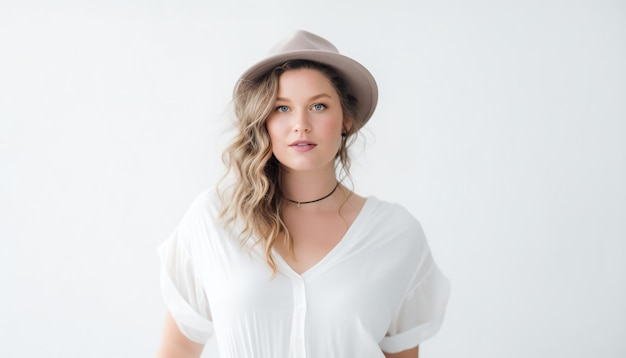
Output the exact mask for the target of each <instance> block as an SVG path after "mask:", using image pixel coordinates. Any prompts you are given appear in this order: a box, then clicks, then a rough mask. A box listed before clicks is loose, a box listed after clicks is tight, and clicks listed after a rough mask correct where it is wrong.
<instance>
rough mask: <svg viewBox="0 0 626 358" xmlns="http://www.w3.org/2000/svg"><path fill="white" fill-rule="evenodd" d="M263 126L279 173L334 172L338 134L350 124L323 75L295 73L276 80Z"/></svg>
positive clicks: (316, 71) (307, 70) (334, 91)
mask: <svg viewBox="0 0 626 358" xmlns="http://www.w3.org/2000/svg"><path fill="white" fill-rule="evenodd" d="M266 126H267V131H268V133H269V136H270V139H271V142H272V152H273V153H274V156H275V157H276V159H278V161H279V162H280V163H281V165H282V169H283V170H288V171H315V170H333V171H334V161H335V156H336V154H337V152H338V150H339V147H340V145H341V133H342V132H343V131H344V129H349V128H350V126H351V121H350V120H344V118H343V110H342V108H341V102H340V99H339V95H338V94H337V91H336V90H335V88H334V87H333V85H332V84H331V82H330V80H329V79H328V78H327V77H326V76H325V75H324V74H323V73H321V72H320V71H318V70H315V69H297V70H289V71H287V72H285V73H283V74H282V75H281V76H280V79H279V82H278V95H277V98H276V102H275V105H274V110H273V112H272V114H270V116H269V117H268V119H267V122H266Z"/></svg>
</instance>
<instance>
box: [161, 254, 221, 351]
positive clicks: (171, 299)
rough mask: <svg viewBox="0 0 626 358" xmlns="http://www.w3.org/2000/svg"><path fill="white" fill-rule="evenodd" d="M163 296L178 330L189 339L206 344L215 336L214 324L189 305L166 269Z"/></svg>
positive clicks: (162, 276) (162, 282) (163, 280)
mask: <svg viewBox="0 0 626 358" xmlns="http://www.w3.org/2000/svg"><path fill="white" fill-rule="evenodd" d="M160 253H161V254H162V252H160ZM161 294H162V296H163V300H164V301H165V305H166V306H167V309H168V310H169V312H170V314H171V315H172V317H173V318H174V321H176V325H177V326H178V329H179V330H180V331H181V333H183V334H184V335H185V336H186V337H187V338H189V339H190V340H192V341H194V342H196V343H200V344H204V343H206V342H207V341H208V340H209V339H210V338H211V337H212V336H213V332H214V330H213V322H211V320H209V319H207V318H206V317H203V316H201V315H200V314H199V313H198V312H196V311H195V310H194V309H193V308H192V307H191V306H190V305H189V303H187V301H186V300H185V299H184V298H183V296H182V295H181V294H180V293H179V292H178V290H177V289H176V286H175V285H174V283H173V282H172V280H171V278H170V277H169V275H168V273H167V271H166V270H165V269H164V268H162V269H161Z"/></svg>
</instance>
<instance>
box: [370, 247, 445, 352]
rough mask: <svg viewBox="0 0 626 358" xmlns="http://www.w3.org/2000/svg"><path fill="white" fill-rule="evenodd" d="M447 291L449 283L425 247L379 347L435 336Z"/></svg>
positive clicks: (392, 348) (397, 347)
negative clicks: (421, 258)
mask: <svg viewBox="0 0 626 358" xmlns="http://www.w3.org/2000/svg"><path fill="white" fill-rule="evenodd" d="M449 295H450V283H449V281H448V279H446V278H445V277H444V276H443V274H442V273H441V271H440V270H439V268H438V267H437V265H436V264H435V262H434V261H433V259H432V256H431V254H430V251H429V250H427V251H426V253H425V258H424V260H423V262H422V264H421V265H420V267H419V268H418V270H417V272H416V274H415V275H414V277H413V280H412V282H411V285H410V287H409V289H408V290H407V292H406V293H405V295H404V297H403V299H402V302H401V304H400V307H399V309H398V312H397V313H396V315H395V317H394V319H393V320H392V322H391V325H390V326H389V329H388V331H387V334H386V336H385V337H384V338H383V340H382V341H381V342H380V348H381V349H382V350H383V351H384V352H387V353H397V352H401V351H404V350H407V349H410V348H413V347H416V346H418V345H419V344H420V343H421V342H423V341H425V340H426V339H428V338H430V337H432V336H434V335H435V334H436V333H437V332H438V331H439V328H440V327H441V323H442V322H443V316H444V313H445V309H446V305H447V303H448V297H449Z"/></svg>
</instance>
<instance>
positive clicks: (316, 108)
mask: <svg viewBox="0 0 626 358" xmlns="http://www.w3.org/2000/svg"><path fill="white" fill-rule="evenodd" d="M311 109H313V110H314V111H321V110H323V109H326V105H325V104H322V103H316V104H314V105H313V106H312V107H311Z"/></svg>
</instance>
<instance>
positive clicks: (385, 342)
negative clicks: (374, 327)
mask: <svg viewBox="0 0 626 358" xmlns="http://www.w3.org/2000/svg"><path fill="white" fill-rule="evenodd" d="M442 323H443V317H439V318H437V319H433V320H431V321H428V322H426V323H423V324H420V325H419V326H416V327H413V328H411V329H409V330H408V331H405V332H402V333H399V334H396V335H393V336H388V337H385V338H383V339H382V341H380V343H379V344H378V345H379V346H380V349H382V350H383V351H384V352H386V353H398V352H402V351H405V350H407V349H411V348H414V347H417V346H418V345H420V343H422V342H424V341H425V340H427V339H428V338H430V337H432V336H434V335H435V334H437V332H438V331H439V328H440V327H441V324H442Z"/></svg>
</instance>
